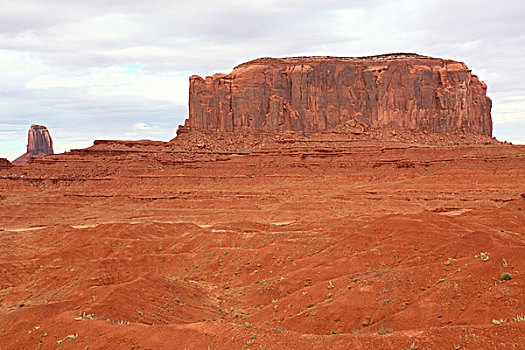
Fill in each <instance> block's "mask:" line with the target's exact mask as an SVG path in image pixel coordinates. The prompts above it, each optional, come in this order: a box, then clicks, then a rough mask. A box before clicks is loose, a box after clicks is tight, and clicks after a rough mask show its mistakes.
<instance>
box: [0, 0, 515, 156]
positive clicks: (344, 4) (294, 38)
mask: <svg viewBox="0 0 525 350" xmlns="http://www.w3.org/2000/svg"><path fill="white" fill-rule="evenodd" d="M524 17H525V5H522V4H521V3H520V2H519V1H514V0H510V1H505V2H504V3H498V4H496V3H494V2H492V1H485V0H482V1H471V0H468V1H461V2H458V1H452V0H441V1H438V0H433V1H418V0H398V1H348V0H346V1H339V0H325V1H322V2H319V1H300V0H287V1H282V0H281V1H277V0H268V1H264V2H256V1H233V0H224V1H220V2H218V1H209V0H207V1H202V0H201V1H193V2H189V1H168V0H151V1H148V2H145V1H142V0H141V1H138V0H127V1H116V0H114V1H111V2H108V1H106V0H90V1H89V2H86V1H83V0H69V1H62V0H46V1H45V2H44V1H40V0H6V1H4V3H3V11H0V111H1V114H0V156H8V157H9V158H13V157H15V156H16V155H18V154H21V153H23V151H24V149H23V148H22V149H20V148H21V146H20V144H24V143H25V137H26V136H25V135H26V130H25V128H26V127H28V126H29V125H30V124H31V123H33V122H41V123H44V124H47V125H48V126H49V127H50V129H52V132H53V130H56V131H55V132H54V134H53V136H54V138H55V142H56V143H57V144H62V145H64V147H63V148H62V149H61V150H64V149H67V146H66V145H70V144H71V145H72V144H79V146H82V145H84V144H85V145H86V146H88V145H89V144H90V143H91V142H92V140H93V139H95V138H112V137H114V138H154V139H163V140H167V139H170V138H171V137H173V135H174V132H175V129H176V124H177V123H182V122H183V120H184V118H185V117H186V115H187V106H186V104H187V103H186V101H187V96H186V95H187V92H186V91H187V80H186V77H187V76H189V75H191V74H199V75H209V74H213V73H214V72H229V71H230V70H231V69H232V68H233V67H234V66H235V65H237V64H239V63H242V62H244V61H247V60H250V59H254V58H257V57H262V56H281V57H282V56H291V55H316V54H318V55H335V56H364V55H371V54H380V53H387V52H403V51H404V52H417V53H421V54H427V55H431V56H436V57H446V58H452V59H456V60H459V61H463V62H465V63H467V65H468V66H469V67H470V68H471V69H472V70H473V71H474V73H476V74H478V75H479V76H480V78H481V79H482V80H484V81H485V82H487V84H488V86H489V96H491V97H492V98H493V100H494V113H493V118H494V122H495V135H496V136H498V137H499V138H502V139H509V140H512V141H514V142H521V143H525V136H523V135H525V125H524V124H525V121H524V117H523V109H524V108H525V91H524V90H525V89H524V88H523V83H522V82H523V81H524V80H525V67H523V65H522V62H524V61H525V60H524V59H525V57H524V56H525V25H524V24H523V21H522V18H524ZM133 63H140V64H141V65H139V66H138V67H140V68H137V70H136V71H131V72H129V73H122V72H120V71H118V72H115V69H113V68H112V67H115V66H117V67H126V65H129V64H133ZM170 77H184V79H183V80H181V79H178V80H176V79H174V80H173V83H171V82H172V80H170V79H171V78H170ZM53 79H54V80H55V82H54V83H53ZM170 84H173V89H170ZM159 86H160V88H159ZM155 94H158V95H160V96H159V97H156V96H155ZM170 94H171V95H172V96H173V98H170ZM17 137H18V138H22V139H23V140H24V141H23V142H22V143H20V141H17V140H18V139H17ZM58 138H60V139H61V140H62V141H60V142H59V141H58ZM79 140H81V141H79Z"/></svg>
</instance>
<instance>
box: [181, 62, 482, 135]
mask: <svg viewBox="0 0 525 350" xmlns="http://www.w3.org/2000/svg"><path fill="white" fill-rule="evenodd" d="M486 91H487V87H486V85H485V83H483V82H482V81H480V80H479V79H478V77H477V76H476V75H473V74H472V73H471V71H470V70H469V69H468V68H467V66H466V65H465V64H464V63H461V62H456V61H453V60H448V59H440V58H432V57H428V56H421V55H417V54H411V53H395V54H385V55H378V56H367V57H330V56H311V57H287V58H259V59H256V60H253V61H249V62H246V63H242V64H240V65H238V66H237V67H235V68H234V69H233V71H232V72H231V73H229V74H215V75H213V76H211V77H206V78H205V79H203V78H201V77H199V76H196V75H194V76H191V77H190V89H189V95H190V96H189V118H188V119H187V120H186V122H185V124H184V126H181V127H179V130H178V133H184V132H190V131H192V130H195V131H199V132H204V133H212V132H253V133H270V134H271V133H279V132H283V131H298V132H304V133H311V132H323V131H330V130H335V129H339V130H345V129H347V130H348V131H353V132H355V131H358V132H360V131H362V130H364V129H368V128H370V129H387V130H396V131H411V132H433V133H449V132H463V133H473V134H480V135H487V136H492V119H491V115H490V111H491V106H492V102H491V100H490V98H488V97H487V96H486Z"/></svg>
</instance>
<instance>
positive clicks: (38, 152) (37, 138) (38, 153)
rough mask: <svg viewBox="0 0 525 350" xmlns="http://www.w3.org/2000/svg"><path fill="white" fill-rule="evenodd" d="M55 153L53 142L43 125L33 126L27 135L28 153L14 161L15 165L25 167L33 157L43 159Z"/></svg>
mask: <svg viewBox="0 0 525 350" xmlns="http://www.w3.org/2000/svg"><path fill="white" fill-rule="evenodd" d="M48 154H54V152H53V140H52V139H51V135H50V134H49V131H48V130H47V128H46V127H45V126H43V125H35V124H33V125H31V128H30V129H29V131H28V133H27V153H25V154H23V155H22V156H20V157H18V158H17V159H15V160H14V161H13V164H14V165H24V164H25V163H27V162H28V161H29V160H30V159H31V158H32V157H36V158H39V157H43V156H46V155H48Z"/></svg>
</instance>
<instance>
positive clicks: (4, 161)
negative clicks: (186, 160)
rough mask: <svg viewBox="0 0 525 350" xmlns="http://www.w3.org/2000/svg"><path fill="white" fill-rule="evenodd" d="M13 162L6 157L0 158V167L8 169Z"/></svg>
mask: <svg viewBox="0 0 525 350" xmlns="http://www.w3.org/2000/svg"><path fill="white" fill-rule="evenodd" d="M12 166H13V164H11V162H10V161H9V160H7V159H6V158H0V169H8V168H11V167H12Z"/></svg>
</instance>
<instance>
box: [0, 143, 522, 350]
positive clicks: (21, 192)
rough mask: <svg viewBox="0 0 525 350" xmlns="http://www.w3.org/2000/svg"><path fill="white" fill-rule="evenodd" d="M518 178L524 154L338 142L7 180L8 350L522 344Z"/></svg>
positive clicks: (123, 151)
mask: <svg viewBox="0 0 525 350" xmlns="http://www.w3.org/2000/svg"><path fill="white" fill-rule="evenodd" d="M296 141H297V140H296ZM524 179H525V147H523V146H508V145H457V146H417V145H413V144H412V145H409V144H401V143H389V142H383V143H380V142H372V141H366V142H365V141H362V142H359V141H352V142H350V141H348V142H336V141H334V140H333V139H332V140H330V141H327V140H325V141H324V142H284V143H281V144H278V145H275V144H274V145H266V146H264V147H262V148H260V149H255V150H251V149H250V150H244V149H242V150H241V151H237V152H233V151H231V150H222V151H217V150H209V149H206V147H204V149H199V148H196V149H194V150H193V151H190V150H189V149H184V148H181V146H180V145H178V144H177V142H175V143H161V142H147V141H143V142H101V143H98V144H97V145H95V146H94V147H91V148H90V149H87V150H79V151H74V152H71V153H67V154H64V155H54V156H47V157H45V158H43V159H38V160H33V161H32V162H30V163H29V164H28V165H26V166H25V167H14V168H8V169H2V170H0V201H1V207H0V209H1V210H0V223H1V225H2V226H0V228H2V229H4V230H5V231H0V251H1V252H2V254H1V255H0V347H1V349H2V350H5V349H56V348H62V349H85V348H86V347H87V346H89V349H112V348H118V349H120V348H122V349H162V348H165V349H172V348H173V349H185V348H187V349H208V348H209V349H242V348H244V349H350V348H352V349H353V348H355V349H378V348H385V349H390V348H392V349H410V348H411V349H416V348H417V349H473V348H475V349H495V348H496V349H520V348H522V349H523V348H524V345H523V344H525V322H518V319H516V316H522V317H525V293H523V291H524V290H525V289H524V287H525V279H524V277H523V275H522V273H523V272H524V271H525V259H524V258H523V257H524V256H525V236H524V233H525V232H524V228H525V198H524V194H525V181H524ZM480 253H486V254H482V255H480ZM505 272H508V273H510V274H511V275H512V279H510V280H506V281H501V280H500V278H501V276H502V274H503V273H505ZM499 320H505V322H502V323H501V324H495V323H498V322H495V321H499ZM511 321H514V322H511Z"/></svg>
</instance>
